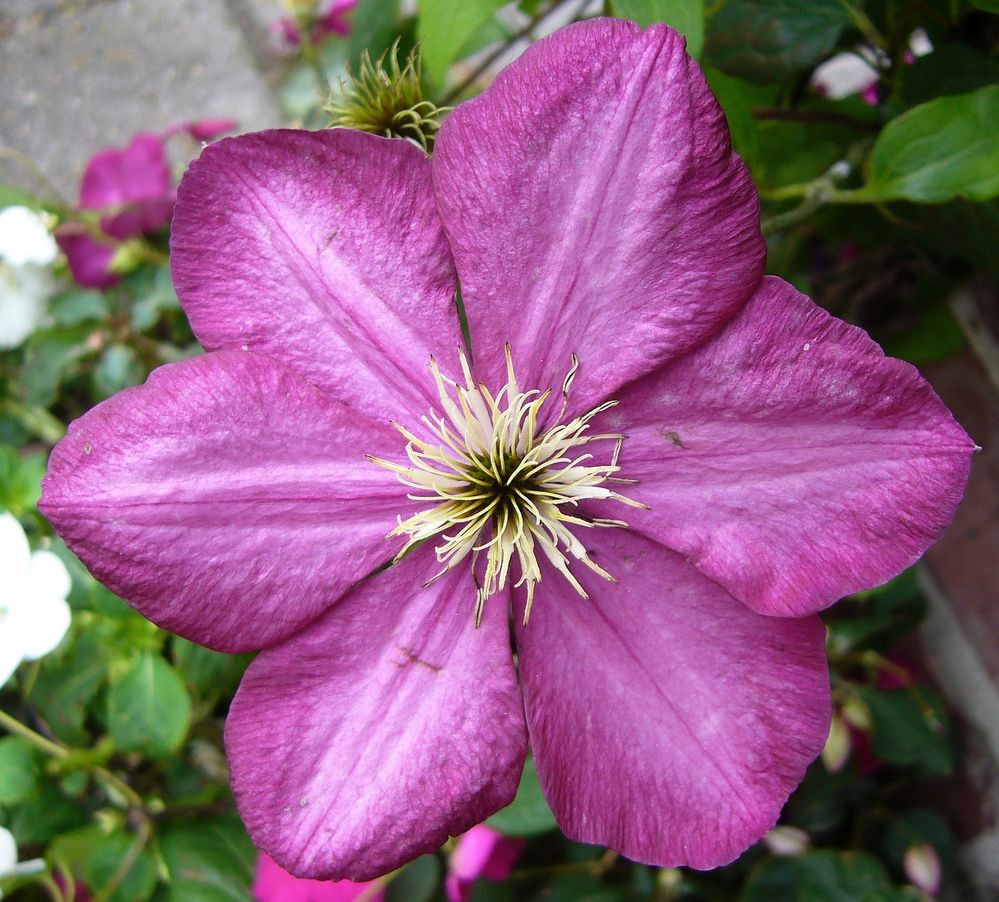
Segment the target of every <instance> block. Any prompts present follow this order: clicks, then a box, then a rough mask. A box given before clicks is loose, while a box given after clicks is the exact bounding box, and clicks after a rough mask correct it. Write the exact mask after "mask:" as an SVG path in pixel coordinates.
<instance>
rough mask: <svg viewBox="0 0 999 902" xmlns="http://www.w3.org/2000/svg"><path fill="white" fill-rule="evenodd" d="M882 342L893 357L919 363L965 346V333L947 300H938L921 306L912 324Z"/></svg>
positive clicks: (927, 361) (948, 353) (951, 352)
mask: <svg viewBox="0 0 999 902" xmlns="http://www.w3.org/2000/svg"><path fill="white" fill-rule="evenodd" d="M883 344H884V348H885V351H886V352H887V353H888V354H890V355H891V356H892V357H901V358H902V359H903V360H908V361H909V363H914V364H916V366H922V365H923V364H925V363H930V362H932V361H934V360H940V359H941V358H943V357H950V356H951V355H953V354H957V353H959V352H960V351H961V349H962V348H963V347H964V333H963V332H962V331H961V327H960V326H959V325H958V324H957V320H956V319H954V314H953V313H951V311H950V307H948V305H947V302H946V301H943V300H940V301H937V303H935V304H933V305H931V306H930V307H928V308H927V309H925V310H923V311H922V315H921V317H920V319H919V321H918V322H917V323H916V324H915V325H914V326H913V327H912V328H910V329H909V330H908V331H906V332H905V333H903V334H902V335H899V336H898V337H896V338H893V339H891V340H886V341H885V342H883Z"/></svg>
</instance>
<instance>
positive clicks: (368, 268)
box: [171, 129, 461, 418]
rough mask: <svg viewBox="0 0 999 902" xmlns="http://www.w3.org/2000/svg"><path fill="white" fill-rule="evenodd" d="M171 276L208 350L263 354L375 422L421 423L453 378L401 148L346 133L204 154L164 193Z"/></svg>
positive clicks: (434, 252) (281, 136) (435, 234)
mask: <svg viewBox="0 0 999 902" xmlns="http://www.w3.org/2000/svg"><path fill="white" fill-rule="evenodd" d="M171 249H172V253H171V262H172V269H173V277H174V284H175V285H176V288H177V293H178V295H179V297H180V300H181V303H182V304H183V306H184V309H185V310H186V311H187V314H188V317H189V318H190V320H191V325H192V326H193V328H194V331H195V333H196V334H197V336H198V338H199V339H200V341H201V343H202V344H203V345H204V346H205V347H206V348H208V349H209V350H215V349H220V348H249V349H250V350H251V351H257V352H260V353H264V354H268V355H272V356H274V357H276V358H279V359H280V360H282V361H284V362H285V363H286V364H288V365H289V366H291V367H293V368H294V369H296V370H298V372H299V373H301V374H302V375H303V376H304V377H305V378H306V379H308V380H309V381H310V382H314V383H315V384H317V385H319V386H320V387H322V388H325V389H328V390H330V391H331V392H333V393H334V394H335V395H336V397H337V398H339V399H341V400H342V401H344V402H346V403H347V404H349V405H351V406H354V407H356V408H358V409H362V410H364V411H365V412H366V413H368V414H370V415H372V416H375V417H392V418H398V417H400V416H401V415H402V414H403V413H404V412H406V411H411V412H414V413H424V412H425V411H426V410H427V409H428V408H429V407H430V406H431V401H432V399H433V398H435V397H436V394H435V392H434V386H433V380H432V378H431V376H430V373H429V372H428V369H427V364H428V363H429V360H430V355H431V354H432V353H435V354H437V355H438V356H443V357H444V359H445V361H446V362H447V370H448V371H449V372H454V371H455V370H454V361H455V360H457V349H458V347H459V346H460V344H461V332H460V328H459V324H458V318H457V315H456V313H455V309H454V302H453V295H454V288H455V277H454V269H453V265H452V263H451V257H450V251H449V250H448V246H447V241H446V240H445V238H444V232H443V230H442V229H441V225H440V221H439V219H438V215H437V206H436V202H435V201H434V197H433V192H432V189H431V185H430V163H429V161H428V159H427V156H426V154H425V153H423V151H421V150H419V149H418V148H417V147H415V146H414V145H412V144H410V143H409V142H407V141H401V140H390V139H388V138H381V137H378V136H376V135H368V134H364V133H361V132H354V131H350V130H346V129H331V130H326V131H321V132H303V131H270V132H258V133H256V134H250V135H243V136H241V137H238V138H228V139H224V140H222V141H218V142H217V143H215V144H212V145H210V146H209V147H207V148H206V149H205V151H204V153H203V154H202V155H201V158H200V159H199V160H197V161H196V162H194V163H193V164H192V165H191V168H190V169H189V170H188V172H187V175H186V176H184V180H183V181H182V182H181V185H180V189H179V191H178V201H177V210H176V214H175V216H174V221H173V234H172V239H171Z"/></svg>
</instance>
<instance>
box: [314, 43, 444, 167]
mask: <svg viewBox="0 0 999 902" xmlns="http://www.w3.org/2000/svg"><path fill="white" fill-rule="evenodd" d="M450 110H451V107H438V106H436V105H435V104H433V103H432V102H431V101H429V100H424V99H423V87H422V84H421V65H420V57H419V53H418V51H417V50H413V51H412V52H411V53H410V54H409V56H408V57H407V58H406V64H405V66H400V64H399V41H398V40H396V42H395V43H394V44H393V45H392V47H391V49H389V50H387V51H386V52H385V53H383V54H382V55H381V56H380V57H379V58H378V62H376V63H373V62H372V61H371V57H370V56H369V54H368V51H367V50H365V51H364V52H363V53H362V54H361V65H360V68H359V70H358V72H357V74H356V75H354V74H353V73H350V72H348V75H347V80H346V81H341V82H340V89H339V91H336V92H334V94H333V95H332V96H331V97H330V100H329V102H328V103H327V105H326V112H327V113H329V115H330V121H329V127H330V128H334V127H338V126H339V127H342V128H356V129H359V130H360V131H363V132H371V133H372V134H376V135H384V136H385V137H386V138H408V139H410V140H411V141H415V142H416V143H417V144H419V145H420V146H421V147H422V148H423V149H424V150H425V151H427V153H430V152H431V151H432V150H433V147H434V139H435V138H436V137H437V132H438V130H439V129H440V127H441V120H442V119H443V117H444V115H445V114H446V113H448V112H449V111H450Z"/></svg>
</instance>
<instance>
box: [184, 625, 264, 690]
mask: <svg viewBox="0 0 999 902" xmlns="http://www.w3.org/2000/svg"><path fill="white" fill-rule="evenodd" d="M171 643H172V648H173V661H174V664H175V665H176V667H177V670H178V671H180V674H181V676H183V678H184V680H185V682H186V683H187V685H188V686H189V687H190V688H191V689H193V690H194V691H195V692H196V693H197V694H198V695H201V696H213V697H219V696H222V695H226V694H228V693H231V692H232V691H233V690H234V689H235V688H236V686H237V685H239V681H240V679H241V677H242V676H243V671H244V670H246V668H247V666H248V665H249V663H250V661H251V660H252V657H253V656H252V655H227V654H224V653H222V652H220V651H212V649H210V648H204V647H203V646H201V645H196V644H195V643H193V642H188V640H187V639H182V638H181V637H180V636H174V637H173V638H172V640H171Z"/></svg>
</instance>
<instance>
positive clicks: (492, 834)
mask: <svg viewBox="0 0 999 902" xmlns="http://www.w3.org/2000/svg"><path fill="white" fill-rule="evenodd" d="M526 844H527V840H524V839H520V838H518V837H512V836H505V835H504V834H502V833H500V832H499V830H494V829H493V828H492V827H490V826H489V825H488V824H478V825H476V826H475V827H472V829H471V830H469V831H468V832H467V833H463V834H462V835H461V836H459V837H458V843H457V845H456V846H455V848H454V851H453V852H452V853H451V861H450V863H449V864H448V874H447V877H446V879H445V881H444V891H445V893H446V895H447V898H448V900H449V902H468V900H469V899H471V898H472V887H473V886H474V885H475V881H476V880H478V879H480V878H484V879H485V880H506V878H507V877H509V876H510V872H511V871H512V870H513V866H514V864H516V862H517V859H518V858H519V857H520V853H521V852H523V851H524V846H525V845H526Z"/></svg>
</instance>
